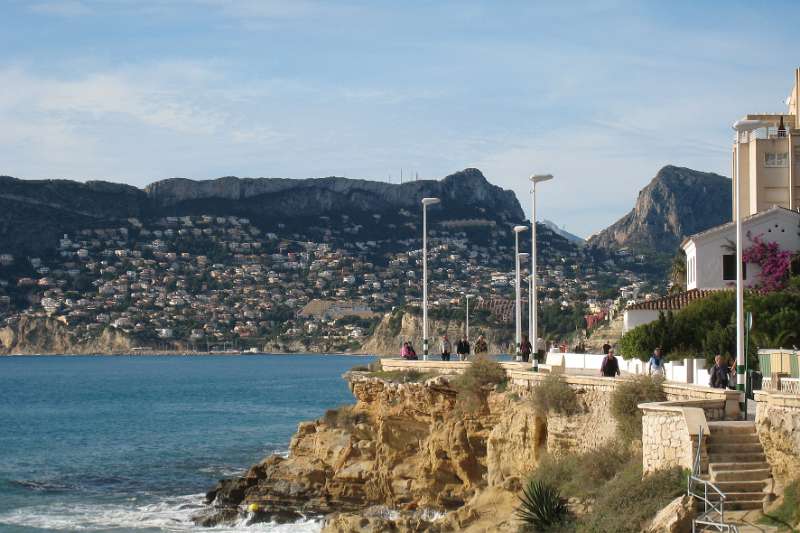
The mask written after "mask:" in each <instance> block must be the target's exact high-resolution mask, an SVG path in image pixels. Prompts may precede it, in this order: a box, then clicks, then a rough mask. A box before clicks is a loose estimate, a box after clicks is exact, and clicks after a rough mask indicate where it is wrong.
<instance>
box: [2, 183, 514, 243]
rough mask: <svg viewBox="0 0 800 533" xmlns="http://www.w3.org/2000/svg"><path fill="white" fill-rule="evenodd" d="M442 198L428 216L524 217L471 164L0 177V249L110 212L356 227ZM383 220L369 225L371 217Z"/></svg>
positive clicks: (46, 239) (109, 217) (115, 216)
mask: <svg viewBox="0 0 800 533" xmlns="http://www.w3.org/2000/svg"><path fill="white" fill-rule="evenodd" d="M426 196H434V197H438V198H441V200H442V203H441V204H439V205H436V206H432V207H431V208H430V212H429V214H430V216H431V217H432V218H433V219H436V218H437V217H438V218H448V219H488V220H492V221H495V222H498V223H508V224H511V223H514V222H518V221H522V220H524V218H525V215H524V213H523V211H522V208H521V206H520V204H519V201H518V200H517V198H516V196H515V195H514V193H513V192H512V191H508V190H504V189H502V188H500V187H498V186H496V185H492V184H491V183H489V182H488V181H487V179H486V178H485V177H484V175H483V174H482V173H481V172H480V171H479V170H477V169H474V168H468V169H465V170H462V171H460V172H456V173H455V174H451V175H449V176H447V177H445V178H444V179H442V180H438V181H437V180H420V181H412V182H407V183H404V184H391V183H384V182H377V181H366V180H356V179H346V178H339V177H329V178H317V179H277V178H237V177H224V178H219V179H215V180H207V181H197V180H190V179H181V178H171V179H166V180H162V181H157V182H155V183H152V184H150V185H148V186H147V187H145V188H144V189H139V188H136V187H133V186H130V185H123V184H118V183H109V182H103V181H89V182H86V183H80V182H76V181H69V180H20V179H16V178H12V177H9V176H2V177H0V252H4V251H8V252H11V253H14V254H20V255H21V254H32V253H33V254H35V253H40V252H42V251H44V250H49V249H53V248H54V246H55V245H56V243H57V242H58V239H59V238H60V237H61V236H62V234H64V233H70V232H72V231H75V230H78V229H82V228H92V227H105V226H108V225H109V223H110V222H113V221H114V220H125V219H127V218H132V217H133V218H142V219H153V218H159V217H166V216H184V215H201V214H209V215H219V216H229V215H234V216H240V217H247V218H249V219H250V220H251V221H252V222H253V223H255V224H256V225H258V226H264V227H268V226H274V225H275V224H283V225H285V226H286V225H293V224H294V225H297V226H300V227H302V226H304V225H305V224H311V223H314V224H317V225H318V224H319V217H320V216H332V215H337V216H342V215H343V216H346V217H347V219H348V220H349V221H351V222H353V223H359V224H362V225H363V226H364V233H362V235H366V236H369V235H370V233H371V232H372V234H380V233H382V232H384V233H385V231H386V226H387V225H388V224H389V223H391V220H392V219H393V218H395V217H396V215H397V214H398V213H399V212H400V210H405V211H408V212H415V211H417V212H418V211H419V210H420V209H421V208H420V203H419V202H420V199H421V198H423V197H426ZM376 216H377V217H379V218H380V219H381V221H382V223H383V224H380V225H376V224H375V221H376V218H375V217H376Z"/></svg>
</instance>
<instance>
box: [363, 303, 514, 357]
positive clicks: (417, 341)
mask: <svg viewBox="0 0 800 533" xmlns="http://www.w3.org/2000/svg"><path fill="white" fill-rule="evenodd" d="M464 326H465V324H464V322H463V321H461V320H432V319H430V318H428V327H429V328H430V329H429V332H430V340H429V342H430V353H433V354H437V353H438V352H437V351H436V350H437V349H438V348H437V347H438V343H439V341H440V339H441V337H442V336H443V335H444V334H447V336H448V337H449V338H450V341H451V342H452V343H453V344H454V345H455V343H456V341H457V340H458V339H460V338H461V336H462V335H463V334H464ZM480 334H483V335H484V336H485V337H486V341H487V342H488V344H489V353H492V354H499V353H508V350H509V345H510V344H511V343H513V340H514V339H513V334H514V332H513V331H512V326H511V325H509V326H508V327H507V328H505V329H497V328H488V327H483V326H479V325H477V324H472V325H471V326H470V337H471V340H472V342H474V341H475V339H476V338H477V336H478V335H480ZM405 341H410V342H411V344H412V346H414V349H415V350H416V351H417V353H418V354H422V317H421V316H417V315H413V314H411V313H403V312H397V311H395V313H389V314H386V315H385V316H384V317H383V318H382V319H381V321H380V322H379V323H378V325H377V326H375V331H374V332H373V333H372V336H370V338H369V339H367V341H366V342H365V343H364V345H363V346H362V347H361V349H360V350H359V351H360V352H361V353H364V354H371V355H389V356H396V355H398V354H399V353H400V347H401V346H402V345H403V342H405Z"/></svg>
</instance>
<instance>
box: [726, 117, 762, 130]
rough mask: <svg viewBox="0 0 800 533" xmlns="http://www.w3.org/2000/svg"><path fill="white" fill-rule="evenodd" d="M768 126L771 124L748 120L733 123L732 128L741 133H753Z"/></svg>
mask: <svg viewBox="0 0 800 533" xmlns="http://www.w3.org/2000/svg"><path fill="white" fill-rule="evenodd" d="M767 126H769V122H764V121H763V120H755V119H749V118H747V119H742V120H737V121H736V122H734V123H733V126H732V128H733V129H735V130H736V131H738V132H740V133H741V132H743V131H753V130H757V129H758V128H766V127H767Z"/></svg>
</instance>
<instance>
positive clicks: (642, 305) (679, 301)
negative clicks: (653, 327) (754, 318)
mask: <svg viewBox="0 0 800 533" xmlns="http://www.w3.org/2000/svg"><path fill="white" fill-rule="evenodd" d="M720 290H725V289H692V290H689V291H684V292H679V293H678V294H670V295H667V296H662V297H661V298H656V299H655V300H647V301H644V302H639V303H635V304H633V305H630V306H628V307H627V308H626V309H633V310H645V309H646V310H649V311H677V310H678V309H683V308H684V307H686V306H687V305H689V304H690V303H691V302H694V301H695V300H702V299H703V298H705V297H707V296H709V295H711V294H714V293H715V292H719V291H720Z"/></svg>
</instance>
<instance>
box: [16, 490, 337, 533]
mask: <svg viewBox="0 0 800 533" xmlns="http://www.w3.org/2000/svg"><path fill="white" fill-rule="evenodd" d="M202 502H203V495H202V494H192V495H188V496H179V497H174V498H168V499H165V500H162V501H159V502H155V503H148V504H141V505H137V504H134V503H130V504H116V503H115V504H110V503H109V504H74V505H73V504H67V503H57V504H53V505H36V506H31V507H22V508H18V509H14V510H12V511H8V512H5V513H2V514H0V525H13V526H24V527H31V528H39V529H45V530H56V531H108V530H116V531H120V532H122V531H139V530H150V531H152V530H154V529H155V530H160V531H164V532H184V531H198V532H213V533H233V532H241V531H245V532H256V531H258V532H261V531H264V532H268V533H318V532H319V531H320V529H321V528H322V524H321V523H320V522H319V521H318V520H300V521H298V522H294V523H291V524H275V523H261V524H254V525H249V526H248V525H247V524H246V521H245V520H242V521H241V522H239V523H237V524H235V525H233V526H219V527H211V528H205V527H198V526H195V525H194V523H192V520H191V517H192V515H194V514H195V513H196V512H197V511H199V510H201V509H202V508H203V507H204V505H203V503H202Z"/></svg>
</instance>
